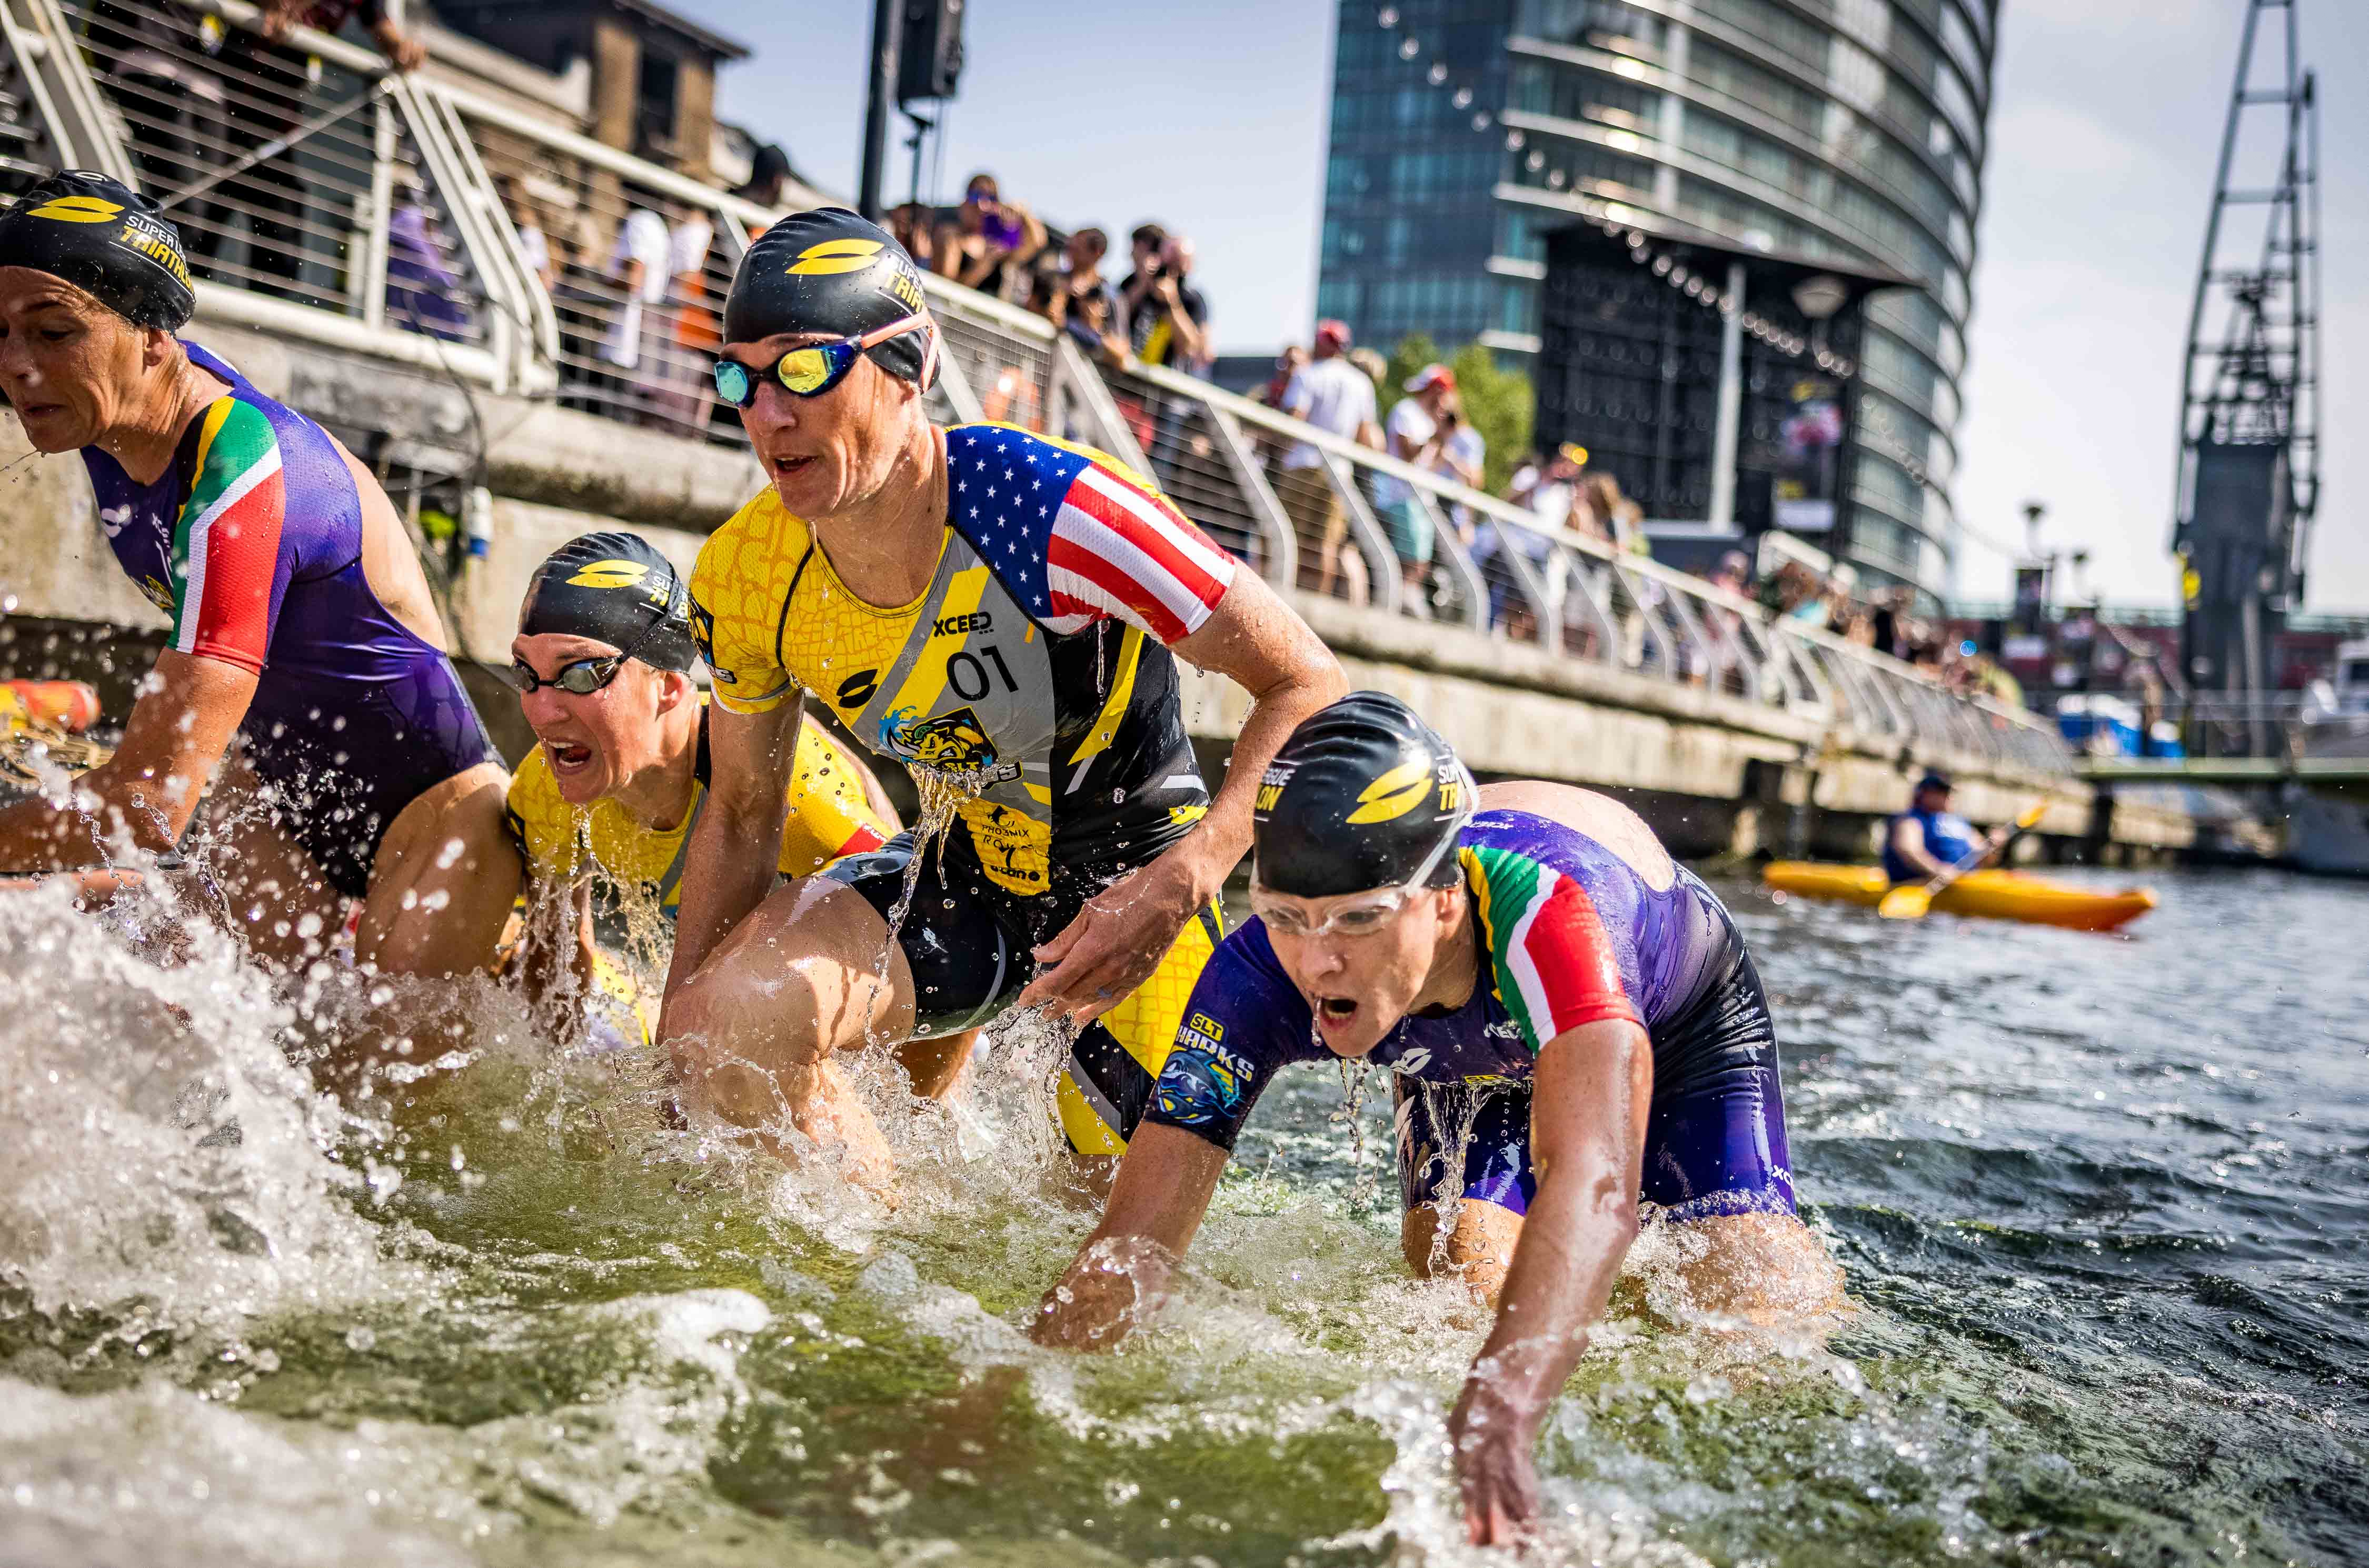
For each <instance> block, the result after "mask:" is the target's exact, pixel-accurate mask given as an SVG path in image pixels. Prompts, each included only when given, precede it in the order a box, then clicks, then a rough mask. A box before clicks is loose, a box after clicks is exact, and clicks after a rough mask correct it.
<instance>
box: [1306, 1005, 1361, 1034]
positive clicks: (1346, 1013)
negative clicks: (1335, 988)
mask: <svg viewBox="0 0 2369 1568" xmlns="http://www.w3.org/2000/svg"><path fill="white" fill-rule="evenodd" d="M1356 1017H1357V1004H1356V1001H1354V1000H1352V999H1351V998H1349V997H1345V996H1320V997H1318V998H1317V999H1316V1022H1317V1024H1318V1026H1319V1027H1321V1028H1323V1029H1326V1030H1329V1031H1332V1032H1333V1033H1336V1034H1337V1033H1338V1032H1339V1031H1341V1030H1343V1029H1345V1028H1347V1027H1348V1026H1349V1025H1350V1024H1352V1023H1354V1022H1356Z"/></svg>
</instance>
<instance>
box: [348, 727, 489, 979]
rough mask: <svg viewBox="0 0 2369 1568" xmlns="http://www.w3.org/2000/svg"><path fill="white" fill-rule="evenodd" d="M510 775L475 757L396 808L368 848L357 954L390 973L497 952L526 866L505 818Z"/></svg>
mask: <svg viewBox="0 0 2369 1568" xmlns="http://www.w3.org/2000/svg"><path fill="white" fill-rule="evenodd" d="M508 789H509V775H508V774H507V773H503V771H502V769H501V766H500V764H499V763H496V762H480V763H479V764H477V765H476V766H475V767H473V768H468V769H465V770H463V772H461V773H455V774H453V775H452V777H451V778H448V779H445V780H443V781H442V782H441V783H439V784H433V785H430V786H429V788H428V789H427V790H426V791H424V792H422V793H421V794H420V795H418V797H417V798H415V799H413V800H412V801H411V802H410V803H409V804H408V805H406V807H404V808H403V809H402V810H401V811H400V812H398V813H397V814H396V816H395V821H394V823H393V824H392V825H390V826H389V827H388V829H387V831H386V836H385V837H384V838H383V839H382V840H380V841H379V846H378V852H377V853H376V854H375V855H374V856H372V861H371V878H370V896H369V897H368V898H366V899H364V900H363V903H362V918H361V924H360V927H359V928H358V929H357V930H356V931H355V933H354V957H355V958H356V959H357V960H358V961H359V962H361V963H365V964H374V965H376V966H377V967H379V968H380V969H381V970H382V971H384V972H386V973H389V974H397V975H457V974H466V973H468V972H470V971H472V970H475V969H482V968H483V967H486V963H487V961H488V960H490V959H491V958H492V956H493V955H494V950H495V948H496V947H497V946H498V945H499V944H500V942H501V936H502V927H503V926H504V925H505V924H507V923H508V921H509V916H510V906H511V905H512V903H514V902H515V901H516V899H517V898H518V891H519V880H520V878H521V876H524V875H525V872H524V868H523V867H522V866H521V864H520V863H519V856H518V851H517V848H516V847H515V846H514V845H513V844H512V843H511V841H510V836H509V830H508V829H507V828H506V827H505V826H504V825H503V818H502V799H503V795H504V793H505V792H506V791H507V790H508Z"/></svg>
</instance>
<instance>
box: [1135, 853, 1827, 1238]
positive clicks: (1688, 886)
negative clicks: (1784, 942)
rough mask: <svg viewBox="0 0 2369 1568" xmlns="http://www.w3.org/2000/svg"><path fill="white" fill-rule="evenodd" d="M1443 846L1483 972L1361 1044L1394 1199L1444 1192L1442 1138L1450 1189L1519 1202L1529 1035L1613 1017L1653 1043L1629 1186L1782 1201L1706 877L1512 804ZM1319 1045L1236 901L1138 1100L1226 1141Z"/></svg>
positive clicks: (1693, 1207) (1524, 1185)
mask: <svg viewBox="0 0 2369 1568" xmlns="http://www.w3.org/2000/svg"><path fill="white" fill-rule="evenodd" d="M1457 858H1458V860H1459V862H1460V863H1461V864H1462V865H1463V867H1464V879H1465V886H1466V889H1467V891H1468V892H1469V893H1470V894H1471V904H1472V919H1473V923H1474V927H1475V933H1474V934H1475V936H1476V937H1477V938H1478V941H1479V944H1480V950H1481V952H1482V956H1483V958H1484V962H1485V966H1486V967H1485V974H1486V977H1487V979H1486V982H1485V983H1484V984H1481V985H1476V986H1475V987H1474V988H1473V992H1472V995H1471V998H1470V999H1469V1000H1468V1001H1465V1002H1464V1003H1463V1005H1461V1006H1459V1007H1455V1008H1451V1009H1448V1010H1447V1011H1444V1012H1439V1013H1423V1014H1417V1015H1413V1016H1410V1017H1407V1018H1405V1019H1402V1020H1401V1021H1400V1022H1399V1024H1397V1025H1396V1026H1395V1027H1394V1028H1392V1029H1391V1031H1390V1034H1388V1035H1387V1036H1384V1037H1383V1040H1382V1043H1381V1044H1380V1045H1379V1047H1376V1048H1375V1050H1374V1052H1373V1054H1372V1056H1371V1057H1370V1058H1369V1060H1371V1061H1373V1062H1374V1063H1376V1064H1377V1065H1379V1066H1384V1067H1388V1068H1390V1070H1391V1072H1392V1080H1391V1087H1392V1091H1393V1095H1394V1098H1395V1101H1396V1104H1397V1121H1398V1145H1399V1182H1400V1192H1401V1196H1402V1199H1403V1201H1404V1203H1405V1204H1406V1206H1407V1207H1409V1208H1412V1207H1414V1206H1415V1205H1417V1204H1420V1203H1427V1202H1431V1201H1433V1200H1434V1199H1435V1198H1436V1197H1439V1196H1445V1195H1444V1194H1443V1193H1442V1191H1441V1188H1442V1185H1443V1181H1444V1179H1445V1178H1446V1176H1447V1174H1448V1169H1447V1166H1448V1152H1447V1151H1448V1150H1454V1149H1457V1148H1459V1146H1460V1147H1462V1148H1463V1149H1464V1150H1465V1152H1464V1157H1463V1161H1462V1166H1463V1168H1462V1171H1461V1173H1460V1180H1461V1185H1460V1188H1459V1189H1458V1190H1459V1191H1460V1192H1461V1193H1462V1196H1465V1197H1468V1198H1478V1199H1482V1200H1484V1201H1486V1202H1490V1203H1494V1204H1498V1205H1501V1206H1502V1207H1506V1208H1509V1209H1512V1210H1513V1211H1514V1212H1515V1213H1516V1214H1520V1213H1525V1212H1527V1211H1528V1207H1529V1200H1530V1197H1531V1196H1532V1195H1533V1194H1534V1193H1535V1192H1536V1191H1537V1182H1536V1179H1535V1177H1534V1176H1533V1175H1532V1173H1531V1170H1530V1149H1529V1145H1530V1097H1531V1096H1530V1077H1531V1070H1532V1068H1533V1065H1534V1063H1535V1060H1536V1059H1537V1056H1538V1053H1539V1049H1540V1048H1541V1047H1543V1046H1545V1045H1546V1044H1547V1043H1548V1042H1549V1041H1551V1040H1552V1039H1554V1038H1555V1037H1556V1036H1559V1035H1562V1034H1563V1033H1565V1032H1566V1031H1568V1030H1571V1029H1574V1028H1577V1027H1579V1026H1580V1025H1581V1024H1590V1023H1596V1022H1598V1021H1601V1020H1604V1019H1613V1018H1624V1019H1628V1020H1630V1021H1631V1022H1633V1023H1636V1024H1640V1025H1642V1027H1643V1028H1644V1030H1645V1034H1646V1037H1647V1038H1648V1039H1649V1040H1650V1041H1651V1042H1652V1044H1653V1051H1654V1095H1653V1102H1652V1106H1651V1109H1650V1110H1649V1112H1648V1114H1647V1119H1646V1127H1645V1169H1644V1185H1643V1192H1642V1196H1643V1197H1644V1199H1645V1200H1646V1201H1647V1202H1648V1203H1651V1204H1654V1205H1657V1206H1659V1207H1661V1209H1663V1210H1664V1211H1665V1218H1669V1219H1699V1218H1701V1217H1703V1216H1705V1215H1711V1214H1734V1213H1742V1212H1746V1211H1751V1210H1773V1211H1778V1212H1782V1213H1788V1214H1790V1213H1791V1212H1792V1210H1793V1174H1792V1164H1791V1160H1790V1158H1789V1157H1788V1155H1787V1153H1786V1149H1785V1106H1784V1101H1783V1098H1782V1096H1781V1095H1780V1093H1779V1090H1778V1082H1777V1036H1776V1031H1775V1029H1774V1027H1773V1025H1772V1024H1771V1023H1770V1020H1769V1015H1768V998H1767V996H1766V994H1765V993H1764V992H1763V991H1762V990H1761V987H1760V977H1759V975H1758V974H1757V972H1756V971H1755V970H1754V968H1753V966H1752V958H1751V956H1750V955H1749V954H1748V953H1746V952H1745V947H1744V939H1743V937H1742V936H1741V935H1740V934H1739V933H1737V932H1736V929H1735V924H1734V921H1733V920H1731V919H1730V918H1729V916H1728V912H1727V910H1726V909H1725V907H1723V906H1722V904H1721V903H1720V901H1719V899H1718V898H1717V896H1715V895H1714V894H1713V893H1712V892H1711V889H1710V888H1708V887H1704V886H1703V884H1702V882H1701V881H1700V880H1699V878H1697V877H1696V876H1695V875H1694V874H1693V873H1692V872H1689V871H1688V870H1687V869H1686V868H1684V867H1683V866H1681V867H1678V868H1677V880H1676V881H1675V882H1674V883H1673V884H1672V885H1671V886H1670V887H1668V888H1666V889H1665V890H1660V891H1657V890H1655V889H1654V888H1653V887H1649V886H1647V885H1646V883H1645V881H1644V879H1643V878H1642V877H1641V876H1638V874H1637V872H1636V871H1635V870H1634V869H1633V868H1631V865H1630V864H1629V863H1628V862H1627V861H1625V860H1622V859H1621V858H1620V857H1619V855H1618V854H1616V853H1613V852H1612V851H1611V850H1609V849H1608V848H1606V847H1605V846H1604V845H1602V844H1600V843H1598V842H1596V841H1595V840H1594V839H1591V838H1589V837H1588V836H1587V835H1585V833H1582V832H1579V831H1578V830H1575V829H1572V828H1567V827H1565V826H1563V825H1562V824H1561V823H1559V822H1554V821H1551V820H1550V819H1548V818H1544V817H1539V816H1537V815H1534V814H1532V813H1529V812H1525V811H1484V812H1482V813H1481V814H1480V815H1478V816H1476V817H1474V818H1472V820H1471V822H1470V823H1468V824H1467V825H1466V826H1465V829H1464V831H1463V833H1462V835H1461V837H1460V840H1459V844H1458V848H1457ZM1565 1048H1568V1047H1565ZM1331 1059H1333V1053H1332V1052H1330V1051H1329V1050H1327V1049H1326V1048H1325V1047H1324V1046H1323V1045H1322V1042H1320V1041H1319V1040H1318V1039H1317V1038H1316V1036H1315V1032H1314V1021H1313V1018H1312V1015H1311V1012H1310V1007H1309V1003H1308V999H1307V998H1306V997H1305V996H1303V995H1301V994H1300V991H1299V988H1298V987H1296V986H1294V985H1293V984H1292V983H1291V980H1290V979H1289V977H1287V975H1286V974H1285V973H1284V969H1283V966H1282V964H1281V963H1280V962H1278V961H1277V959H1276V956H1275V949H1274V948H1273V947H1272V946H1271V945H1270V944H1268V941H1267V935H1266V928H1265V925H1264V924H1263V923H1262V922H1260V921H1256V920H1251V921H1245V922H1244V923H1243V924H1242V926H1240V927H1239V928H1237V929H1236V930H1235V931H1234V933H1232V934H1231V935H1230V936H1229V937H1228V938H1227V939H1226V941H1225V943H1224V944H1223V945H1222V946H1220V947H1219V949H1218V951H1217V954H1216V955H1215V956H1213V957H1212V958H1211V959H1210V960H1209V963H1208V966H1207V967H1206V968H1204V969H1203V970H1202V971H1201V979H1200V982H1199V984H1198V985H1196V987H1195V988H1194V991H1193V999H1192V1001H1190V1002H1189V1003H1187V1004H1186V1007H1185V1013H1184V1024H1183V1025H1182V1026H1181V1027H1180V1028H1179V1029H1178V1031H1177V1036H1176V1048H1175V1049H1174V1050H1173V1051H1172V1052H1170V1053H1169V1057H1168V1060H1167V1063H1166V1065H1165V1067H1164V1068H1163V1069H1162V1072H1161V1075H1160V1082H1159V1085H1158V1087H1157V1089H1156V1090H1155V1091H1154V1093H1153V1097H1152V1103H1151V1104H1150V1106H1149V1107H1147V1108H1146V1110H1145V1112H1144V1120H1145V1121H1147V1122H1155V1123H1159V1124H1161V1125H1162V1126H1166V1127H1179V1128H1182V1129H1183V1130H1184V1131H1186V1132H1190V1133H1193V1134H1194V1135H1196V1137H1199V1138H1203V1139H1207V1140H1208V1141H1210V1142H1212V1143H1214V1144H1216V1145H1218V1146H1219V1148H1221V1149H1229V1150H1230V1149H1231V1148H1232V1147H1233V1145H1234V1138H1235V1135H1236V1134H1237V1133H1238V1132H1239V1131H1240V1129H1241V1127H1242V1123H1243V1122H1244V1121H1245V1120H1246V1119H1247V1118H1248V1117H1249V1116H1250V1113H1251V1107H1252V1106H1253V1104H1256V1103H1257V1100H1258V1097H1259V1094H1260V1093H1261V1092H1262V1091H1264V1090H1265V1088H1266V1085H1267V1082H1268V1081H1269V1080H1270V1079H1272V1078H1273V1077H1274V1076H1275V1073H1276V1069H1278V1068H1280V1067H1283V1066H1284V1065H1285V1064H1287V1063H1289V1062H1297V1061H1328V1060H1331Z"/></svg>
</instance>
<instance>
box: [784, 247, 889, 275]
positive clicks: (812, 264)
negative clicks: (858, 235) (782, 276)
mask: <svg viewBox="0 0 2369 1568" xmlns="http://www.w3.org/2000/svg"><path fill="white" fill-rule="evenodd" d="M879 254H880V242H879V241H878V240H876V239H827V240H823V241H821V242H820V243H819V244H816V245H810V246H807V247H806V249H804V250H802V251H800V252H798V258H797V259H796V260H795V261H793V262H791V263H790V265H789V271H790V272H791V274H792V275H794V276H796V275H804V276H807V277H813V276H816V275H818V274H830V273H833V272H861V271H863V270H864V269H865V268H867V267H869V266H871V265H872V263H873V261H874V260H875V258H877V257H878V256H879Z"/></svg>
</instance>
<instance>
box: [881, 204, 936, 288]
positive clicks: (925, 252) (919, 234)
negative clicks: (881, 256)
mask: <svg viewBox="0 0 2369 1568" xmlns="http://www.w3.org/2000/svg"><path fill="white" fill-rule="evenodd" d="M888 232H889V233H890V234H892V235H895V236H896V237H897V243H898V245H901V246H904V247H905V254H906V255H908V256H910V257H911V258H913V260H914V263H915V264H916V265H918V266H920V267H921V268H923V269H926V270H928V271H932V272H935V271H937V270H938V264H937V254H938V249H937V242H938V219H937V214H936V213H935V212H933V211H931V210H930V209H929V208H927V207H925V206H923V205H922V204H921V203H920V202H919V201H907V202H903V203H900V204H899V205H898V206H895V207H891V208H890V209H888Z"/></svg>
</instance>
